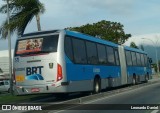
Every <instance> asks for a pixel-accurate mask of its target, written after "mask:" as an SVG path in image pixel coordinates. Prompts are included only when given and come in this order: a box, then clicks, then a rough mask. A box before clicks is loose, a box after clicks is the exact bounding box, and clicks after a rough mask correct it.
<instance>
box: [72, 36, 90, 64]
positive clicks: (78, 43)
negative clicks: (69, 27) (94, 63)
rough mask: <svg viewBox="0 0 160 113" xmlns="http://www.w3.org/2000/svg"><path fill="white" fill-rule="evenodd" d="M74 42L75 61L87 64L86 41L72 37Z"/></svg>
mask: <svg viewBox="0 0 160 113" xmlns="http://www.w3.org/2000/svg"><path fill="white" fill-rule="evenodd" d="M72 42H73V53H74V62H75V63H78V64H86V63H87V57H86V48H85V41H84V40H80V39H75V38H72Z"/></svg>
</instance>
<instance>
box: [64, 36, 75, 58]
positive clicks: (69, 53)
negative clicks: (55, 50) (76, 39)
mask: <svg viewBox="0 0 160 113" xmlns="http://www.w3.org/2000/svg"><path fill="white" fill-rule="evenodd" d="M64 48H65V53H66V55H67V57H68V58H69V59H70V60H71V61H73V48H72V42H71V38H70V37H65V43H64Z"/></svg>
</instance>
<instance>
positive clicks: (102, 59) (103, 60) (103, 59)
mask: <svg viewBox="0 0 160 113" xmlns="http://www.w3.org/2000/svg"><path fill="white" fill-rule="evenodd" d="M97 50H98V60H99V63H100V64H107V55H106V49H105V46H104V45H101V44H97Z"/></svg>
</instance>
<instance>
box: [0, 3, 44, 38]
mask: <svg viewBox="0 0 160 113" xmlns="http://www.w3.org/2000/svg"><path fill="white" fill-rule="evenodd" d="M9 2H10V3H9V11H10V14H11V15H10V23H9V24H8V23H7V20H6V21H5V22H3V23H2V25H1V27H0V35H1V36H2V38H4V39H6V37H7V35H8V29H10V32H11V34H13V33H14V32H17V34H18V35H22V34H23V33H24V30H25V28H26V26H27V25H28V23H30V21H31V20H32V19H33V17H36V20H37V28H38V31H40V30H41V26H40V17H39V15H40V14H42V13H44V11H45V9H44V5H43V4H42V3H41V2H40V1H39V0H9ZM0 13H7V4H5V5H2V6H1V7H0Z"/></svg>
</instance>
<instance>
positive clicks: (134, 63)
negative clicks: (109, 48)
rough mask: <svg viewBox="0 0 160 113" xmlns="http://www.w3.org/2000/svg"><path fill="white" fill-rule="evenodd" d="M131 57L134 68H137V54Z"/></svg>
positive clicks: (132, 54) (132, 53)
mask: <svg viewBox="0 0 160 113" xmlns="http://www.w3.org/2000/svg"><path fill="white" fill-rule="evenodd" d="M131 56H132V63H133V66H136V65H137V58H136V53H135V52H131Z"/></svg>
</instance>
